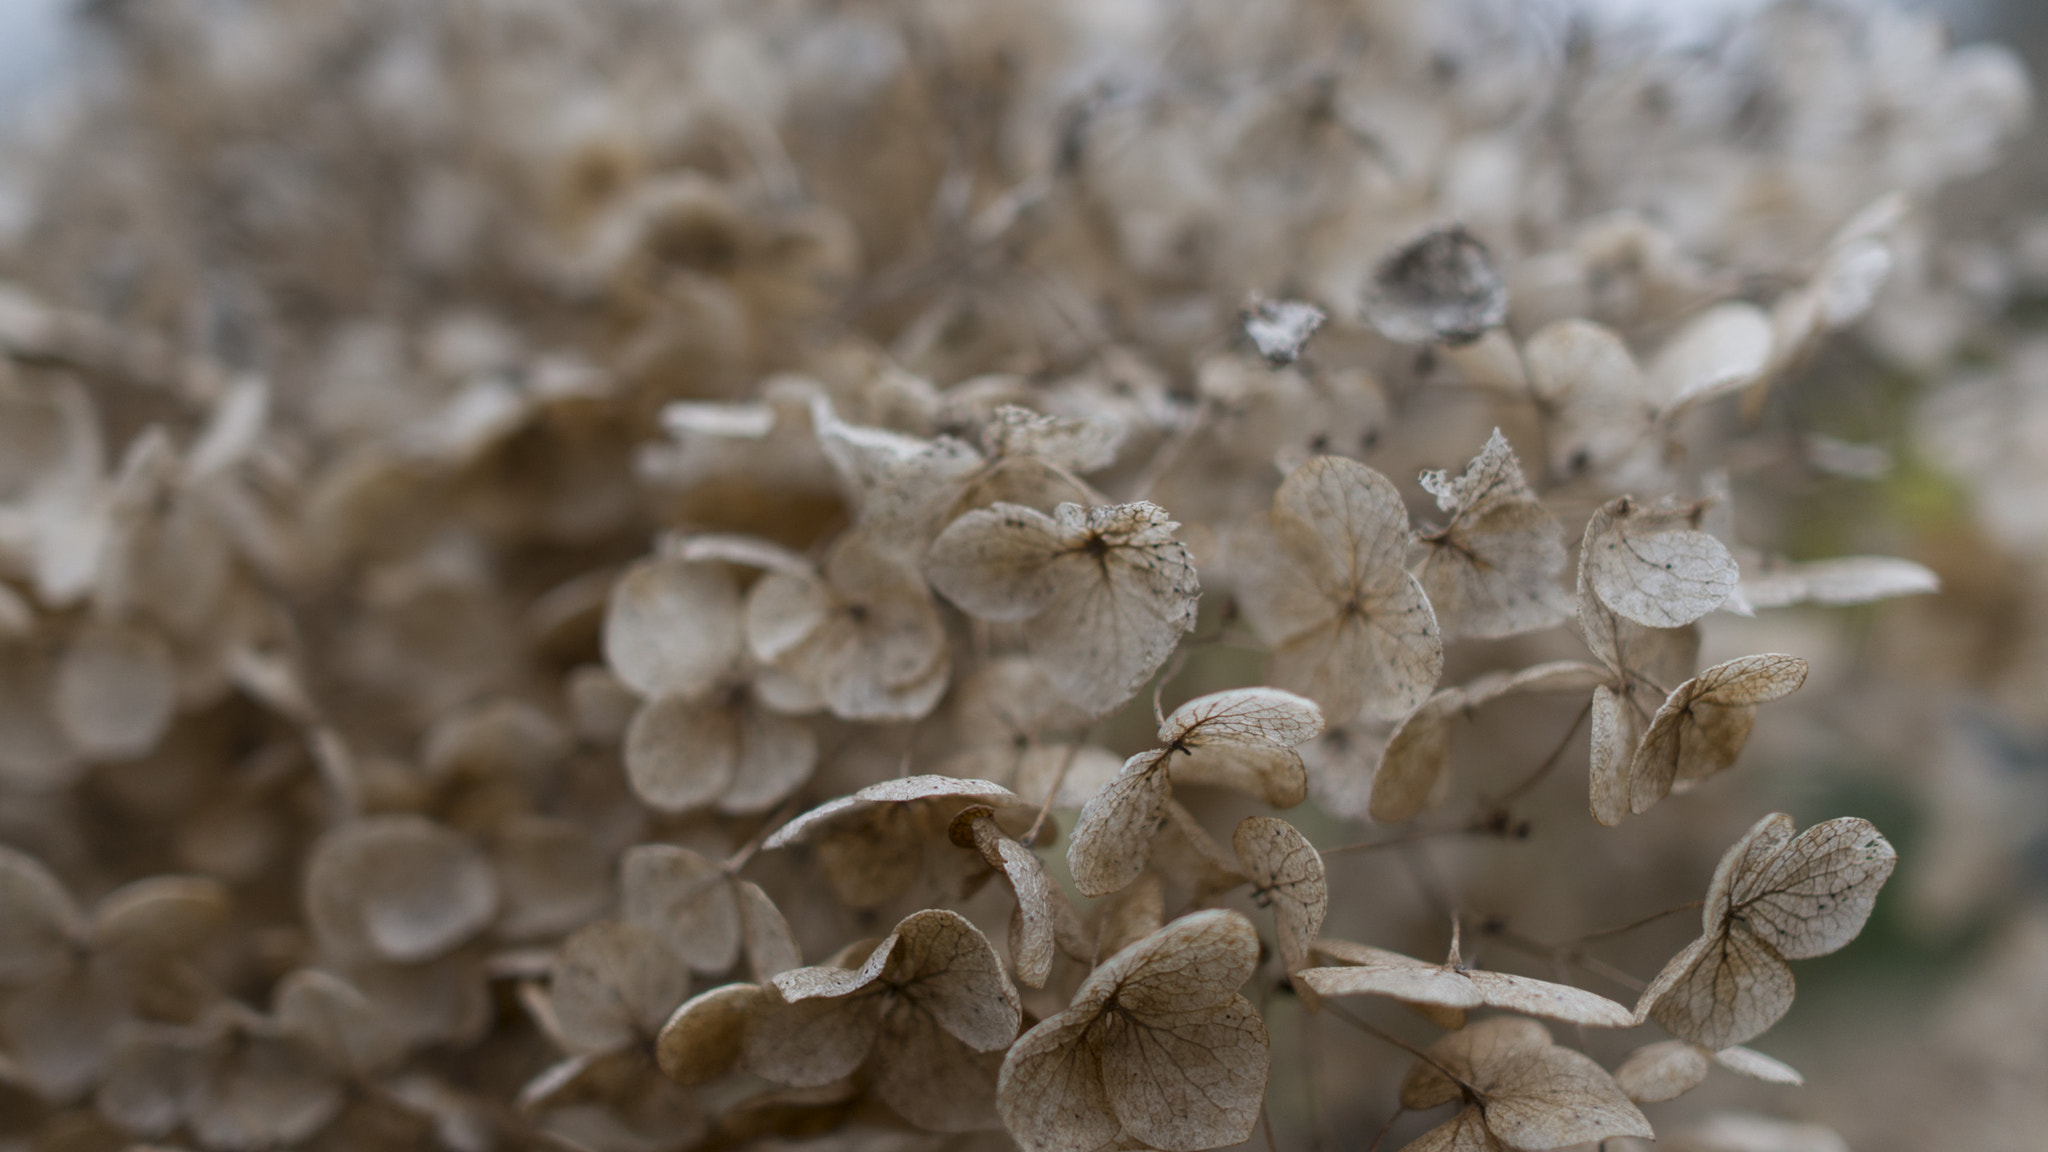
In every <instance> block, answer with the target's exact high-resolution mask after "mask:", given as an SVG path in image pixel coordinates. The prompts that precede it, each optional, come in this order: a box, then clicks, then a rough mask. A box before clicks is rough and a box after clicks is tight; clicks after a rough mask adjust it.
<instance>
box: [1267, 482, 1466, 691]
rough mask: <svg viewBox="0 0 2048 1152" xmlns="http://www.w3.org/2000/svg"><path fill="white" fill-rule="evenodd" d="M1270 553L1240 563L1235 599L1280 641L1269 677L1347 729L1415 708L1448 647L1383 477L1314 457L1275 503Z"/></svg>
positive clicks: (1403, 513)
mask: <svg viewBox="0 0 2048 1152" xmlns="http://www.w3.org/2000/svg"><path fill="white" fill-rule="evenodd" d="M1269 523H1270V526H1271V534H1272V536H1273V538H1274V541H1275V544H1276V546H1275V547H1272V548H1268V549H1263V550H1262V553H1263V554H1261V553H1260V552H1254V553H1250V554H1247V555H1245V556H1243V557H1241V558H1240V559H1241V564H1242V566H1243V567H1244V568H1245V572H1244V575H1243V577H1242V580H1241V582H1240V587H1239V590H1238V594H1239V600H1240V602H1241V603H1242V605H1243V607H1244V610H1245V614H1246V615H1247V616H1248V617H1249V618H1250V620H1251V622H1252V624H1253V626H1254V627H1255V628H1257V629H1258V631H1259V633H1260V634H1261V635H1262V636H1264V637H1265V638H1266V639H1267V640H1268V641H1270V642H1271V643H1273V644H1274V645H1275V647H1274V650H1273V653H1272V655H1271V657H1270V658H1269V659H1268V663H1267V670H1266V674H1267V677H1268V679H1270V680H1271V681H1272V682H1273V683H1274V684H1276V685H1277V686H1279V687H1281V688H1285V689H1287V690H1289V691H1294V692H1299V693H1300V694H1301V695H1304V696H1307V697H1308V698H1310V699H1311V700H1314V701H1315V702H1316V703H1317V704H1319V705H1321V707H1322V710H1323V716H1324V718H1325V719H1326V720H1327V721H1328V722H1329V723H1331V724H1343V723H1346V722H1348V721H1350V720H1351V719H1352V718H1353V717H1354V716H1357V715H1359V714H1360V713H1361V712H1363V713H1365V714H1366V715H1368V716H1371V717H1374V718H1379V719H1392V718H1394V717H1396V716H1402V715H1406V714H1407V713H1409V712H1412V711H1414V710H1415V708H1416V707H1417V706H1418V705H1420V704H1421V703H1422V701H1423V700H1424V699H1426V698H1427V697H1428V695H1429V690H1430V688H1431V687H1432V686H1434V685H1435V683H1436V679H1437V677H1438V676H1439V675H1440V674H1441V673H1442V671H1443V640H1442V637H1441V635H1440V633H1439V631H1438V628H1437V623H1436V616H1435V614H1434V613H1433V612H1432V611H1431V610H1430V605H1429V599H1428V597H1427V596H1425V595H1424V594H1423V591H1422V585H1421V584H1419V583H1417V582H1416V580H1415V578H1414V577H1413V576H1411V575H1409V574H1408V571H1407V569H1406V567H1405V564H1406V561H1407V555H1408V549H1409V545H1410V543H1411V542H1412V540H1413V535H1412V533H1410V531H1409V529H1408V513H1407V509H1406V508H1405V506H1403V505H1402V503H1401V497H1400V494H1399V493H1398V492H1396V491H1395V490H1394V486H1393V485H1392V484H1391V483H1389V482H1388V481H1387V479H1386V477H1384V476H1381V475H1380V474H1379V473H1377V472H1375V471H1373V470H1372V469H1370V468H1367V467H1366V466H1365V465H1363V464H1359V463H1357V462H1356V461H1353V460H1347V459H1343V458H1341V457H1333V456H1319V457H1316V458H1314V459H1312V460H1310V461H1309V462H1308V463H1306V464H1303V465H1302V466H1301V467H1299V468H1297V469H1295V470H1294V471H1293V472H1291V473H1289V474H1288V476H1287V479H1286V480H1284V481H1283V482H1282V483H1281V485H1280V490H1279V491H1278V492H1276V493H1275V494H1274V496H1273V513H1272V517H1271V519H1270V521H1269Z"/></svg>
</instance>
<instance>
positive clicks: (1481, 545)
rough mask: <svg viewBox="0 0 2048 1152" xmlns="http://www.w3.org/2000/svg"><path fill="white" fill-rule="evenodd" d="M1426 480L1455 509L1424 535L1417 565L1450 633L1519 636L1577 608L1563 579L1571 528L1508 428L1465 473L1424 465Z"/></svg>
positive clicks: (1432, 603) (1429, 488) (1440, 623)
mask: <svg viewBox="0 0 2048 1152" xmlns="http://www.w3.org/2000/svg"><path fill="white" fill-rule="evenodd" d="M1421 480H1422V487H1423V488H1424V489H1425V490H1427V491H1428V492H1429V493H1430V494H1431V495H1433V496H1435V497H1436V502H1437V507H1438V508H1440V509H1442V510H1443V511H1444V512H1447V513H1449V514H1450V521H1449V523H1447V524H1445V525H1444V526H1443V527H1442V528H1439V529H1436V530H1435V531H1431V532H1425V533H1423V534H1422V535H1421V537H1420V538H1419V539H1420V543H1421V545H1422V547H1423V549H1424V552H1423V557H1422V561H1421V563H1420V564H1419V565H1417V566H1416V570H1415V575H1416V579H1417V580H1418V581H1420V582H1421V584H1422V590H1423V592H1424V593H1425V594H1426V595H1427V596H1428V597H1429V604H1430V607H1431V608H1432V609H1433V610H1435V612H1436V618H1437V624H1438V626H1439V627H1440V628H1441V629H1442V630H1443V634H1444V636H1445V637H1447V638H1448V637H1453V636H1479V637H1488V638H1491V637H1499V636H1512V635H1514V634H1515V633H1518V632H1532V631H1535V630H1537V629H1541V628H1548V627H1550V626H1551V625H1553V624H1557V623H1559V622H1560V621H1562V620H1564V619H1565V618H1566V617H1568V616H1570V615H1571V601H1570V599H1569V598H1568V597H1566V595H1565V593H1564V589H1563V588H1562V587H1561V586H1560V585H1559V584H1558V579H1557V577H1558V574H1559V573H1560V572H1563V571H1564V563H1565V546H1564V530H1563V529H1562V528H1561V527H1559V525H1558V523H1557V519H1556V517H1554V516H1552V515H1551V514H1550V513H1549V512H1547V511H1545V510H1544V508H1543V505H1542V504H1540V503H1538V502H1537V500H1536V494H1535V493H1534V492H1532V491H1531V490H1530V488H1529V484H1528V482H1527V481H1526V480H1524V479H1523V478H1522V467H1521V464H1520V463H1519V462H1518V461H1517V460H1516V459H1515V453H1514V450H1513V449H1512V448H1510V447H1508V441H1507V437H1505V436H1503V435H1501V432H1500V429H1498V428H1496V429H1494V431H1493V436H1492V437H1491V438H1490V439H1488V440H1487V442H1486V446H1485V447H1484V448H1482V449H1480V452H1479V455H1478V456H1477V457H1476V458H1474V459H1473V461H1472V463H1471V464H1470V465H1468V466H1467V467H1466V469H1465V473H1464V475H1462V476H1459V477H1457V478H1455V479H1454V478H1452V477H1451V476H1450V475H1449V474H1448V473H1445V472H1424V473H1423V474H1422V478H1421Z"/></svg>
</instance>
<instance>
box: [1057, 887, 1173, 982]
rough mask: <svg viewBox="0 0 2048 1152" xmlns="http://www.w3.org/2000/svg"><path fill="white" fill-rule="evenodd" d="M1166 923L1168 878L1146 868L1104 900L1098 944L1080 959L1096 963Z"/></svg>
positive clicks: (1099, 924) (1157, 929)
mask: <svg viewBox="0 0 2048 1152" xmlns="http://www.w3.org/2000/svg"><path fill="white" fill-rule="evenodd" d="M1165 923H1166V882H1165V881H1164V880H1163V879H1162V878H1161V877H1160V875H1159V874H1158V873H1157V872H1146V873H1144V874H1142V875H1140V876H1139V877H1138V878H1137V879H1136V880H1134V881H1132V882H1131V883H1130V884H1128V885H1126V886H1124V887H1123V888H1121V889H1118V890H1117V891H1115V892H1112V893H1110V894H1109V896H1107V897H1106V898H1104V900H1103V901H1102V912H1101V915H1100V916H1099V917H1097V920H1096V927H1095V947H1094V948H1093V949H1092V950H1090V951H1089V952H1085V953H1083V954H1082V955H1081V956H1079V957H1076V959H1080V960H1085V961H1088V962H1089V963H1093V962H1094V961H1095V960H1097V959H1102V958H1106V957H1110V956H1114V955H1116V954H1117V953H1119V952H1122V951H1123V950H1124V949H1126V948H1128V947H1130V946H1131V945H1133V944H1136V943H1137V942H1138V941H1140V940H1143V939H1144V938H1145V937H1147V936H1150V935H1151V934H1152V933H1154V932H1157V931H1159V929H1160V927H1161V926H1162V925H1164V924H1165Z"/></svg>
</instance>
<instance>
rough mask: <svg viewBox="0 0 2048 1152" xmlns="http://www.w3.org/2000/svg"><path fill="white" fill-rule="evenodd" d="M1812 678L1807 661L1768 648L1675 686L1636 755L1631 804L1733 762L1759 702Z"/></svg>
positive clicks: (1638, 806) (1639, 807)
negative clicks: (1766, 651) (1808, 672)
mask: <svg viewBox="0 0 2048 1152" xmlns="http://www.w3.org/2000/svg"><path fill="white" fill-rule="evenodd" d="M1805 681H1806V661H1804V660H1801V659H1799V658H1798V657H1796V656H1783V655H1777V654H1767V655H1763V656H1744V657H1740V658H1738V659H1735V660H1729V661H1726V662H1725V663H1721V664H1716V665H1714V666H1713V667H1712V668H1709V669H1707V670H1706V671H1704V672H1701V673H1700V674H1699V675H1697V676H1695V677H1693V678H1692V679H1690V680H1687V681H1686V682H1685V683H1683V684H1680V685H1679V686H1678V687H1677V688H1675V689H1673V690H1672V693H1671V695H1670V697H1669V698H1667V699H1666V700H1665V701H1664V705H1663V707H1661V708H1659V709H1657V715H1656V716H1655V717H1653V718H1652V719H1651V721H1650V727H1649V729H1648V730H1647V731H1646V732H1644V733H1643V737H1642V743H1641V744H1640V745H1639V746H1638V747H1637V748H1636V752H1635V756H1634V757H1633V759H1632V760H1631V761H1630V763H1629V767H1628V789H1629V810H1630V811H1632V812H1635V813H1637V814H1641V813H1643V812H1647V811H1649V810H1650V808H1651V806H1652V805H1654V804H1656V803H1657V801H1659V800H1662V799H1663V798H1664V797H1665V796H1666V795H1668V794H1669V793H1670V792H1671V789H1672V786H1673V785H1674V784H1677V783H1684V782H1689V781H1694V780H1703V779H1705V778H1706V777H1708V776H1712V775H1714V774H1715V773H1717V772H1720V771H1722V770H1724V769H1726V768H1728V767H1729V766H1731V765H1733V764H1734V763H1735V758H1736V757H1737V756H1739V755H1741V753H1742V745H1743V744H1744V742H1745V741H1747V740H1748V738H1749V729H1750V725H1751V724H1752V723H1753V722H1754V721H1755V718H1756V705H1758V704H1760V703H1763V702H1766V701H1770V700H1776V699H1778V698H1779V697H1781V696H1784V695H1787V694H1789V693H1791V692H1792V691H1794V690H1795V689H1797V688H1798V687H1799V686H1800V685H1801V684H1803V683H1805Z"/></svg>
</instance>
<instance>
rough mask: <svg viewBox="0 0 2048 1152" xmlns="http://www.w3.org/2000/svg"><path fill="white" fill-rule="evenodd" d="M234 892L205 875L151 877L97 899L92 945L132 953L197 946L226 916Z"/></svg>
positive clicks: (159, 953)
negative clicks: (231, 892) (98, 900)
mask: <svg viewBox="0 0 2048 1152" xmlns="http://www.w3.org/2000/svg"><path fill="white" fill-rule="evenodd" d="M233 911H234V897H233V896H232V895H231V894H230V893H229V892H228V889H227V886H226V885H224V884H222V883H221V882H220V881H218V880H213V879H210V878H208V877H204V876H152V877H149V878H148V879H145V880H137V881H135V882H133V883H130V884H124V885H122V886H121V887H119V888H116V889H114V890H113V891H112V892H109V893H107V894H106V895H105V896H103V897H101V898H100V902H99V903H98V904H97V905H95V906H94V908H93V913H92V927H91V929H90V937H91V940H92V944H93V947H94V948H96V949H99V950H101V951H105V952H118V953H123V954H125V955H127V956H129V957H131V958H135V959H143V958H154V957H164V956H169V955H172V954H176V953H181V952H190V951H192V950H193V949H195V948H198V947H199V946H201V945H202V944H204V943H206V941H207V940H208V939H209V938H210V937H211V936H212V935H213V934H214V933H215V932H217V931H219V930H220V929H221V928H222V927H223V926H224V925H225V924H226V923H227V921H228V917H229V915H231V914H232V912H233Z"/></svg>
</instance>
